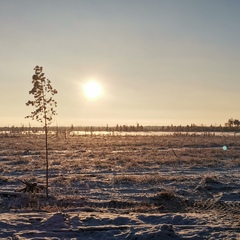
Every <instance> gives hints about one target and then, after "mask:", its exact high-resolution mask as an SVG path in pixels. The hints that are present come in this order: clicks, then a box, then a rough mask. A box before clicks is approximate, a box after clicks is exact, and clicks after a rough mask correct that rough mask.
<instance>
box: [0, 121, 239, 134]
mask: <svg viewBox="0 0 240 240" xmlns="http://www.w3.org/2000/svg"><path fill="white" fill-rule="evenodd" d="M239 127H240V120H238V119H233V118H230V119H229V120H228V122H227V123H225V124H224V125H221V124H220V125H218V126H216V125H210V126H205V125H203V124H201V125H196V124H190V125H185V126H182V125H167V126H143V125H140V124H138V123H137V124H136V125H119V124H117V125H116V126H109V125H106V126H73V125H71V126H69V127H68V126H51V127H49V131H54V132H57V131H66V132H74V131H85V132H96V131H99V132H101V131H107V132H147V131H159V132H236V131H239V130H240V128H239ZM0 131H1V132H2V133H3V132H10V133H23V132H24V133H26V132H28V133H37V132H41V131H43V128H42V127H32V126H31V125H30V124H29V126H24V125H22V126H21V127H16V126H11V127H0Z"/></svg>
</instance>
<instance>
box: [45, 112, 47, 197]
mask: <svg viewBox="0 0 240 240" xmlns="http://www.w3.org/2000/svg"><path fill="white" fill-rule="evenodd" d="M45 147H46V196H47V198H48V127H47V119H46V117H45Z"/></svg>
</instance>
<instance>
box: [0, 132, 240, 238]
mask: <svg viewBox="0 0 240 240" xmlns="http://www.w3.org/2000/svg"><path fill="white" fill-rule="evenodd" d="M0 146H1V149H0V173H1V175H0V239H15V240H16V239H83V240H85V239H86V240H87V239H89V240H90V239H97V240H101V239H102V240H106V239H108V240H112V239H130V240H131V239H135V240H143V239H146V240H147V239H158V240H159V239H163V240H165V239H166V240H167V239H194V240H195V239H199V240H200V239H227V240H234V239H240V172H239V170H240V136H238V135H236V136H230V135H228V136H224V135H223V136H221V135H214V134H197V135H196V134H172V135H162V136H160V135H146V136H145V135H144V134H142V135H123V134H122V135H107V134H105V135H92V136H91V135H86V136H84V135H78V136H67V138H65V136H64V137H63V136H62V137H61V136H58V137H56V135H51V136H50V137H49V161H50V166H49V174H50V176H49V177H50V178H49V184H50V188H49V194H50V197H49V199H46V197H45V194H44V190H43V193H25V192H20V190H21V189H23V188H24V187H25V185H24V184H23V183H22V182H21V181H20V180H22V181H24V180H27V181H28V182H30V183H34V182H35V183H37V185H38V186H42V185H43V186H44V185H45V155H44V154H45V152H44V136H43V135H33V134H31V135H28V134H26V135H10V134H2V135H0ZM40 190H41V189H40Z"/></svg>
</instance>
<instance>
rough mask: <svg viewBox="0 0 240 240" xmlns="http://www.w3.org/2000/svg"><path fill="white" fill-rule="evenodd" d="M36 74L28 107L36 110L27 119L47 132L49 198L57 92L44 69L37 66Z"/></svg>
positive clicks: (33, 77)
mask: <svg viewBox="0 0 240 240" xmlns="http://www.w3.org/2000/svg"><path fill="white" fill-rule="evenodd" d="M34 70H35V74H34V75H33V76H32V84H33V88H32V90H31V91H29V94H32V95H33V96H34V100H33V101H31V100H29V101H28V102H27V103H26V105H27V106H33V107H35V108H36V110H35V111H33V112H31V115H29V116H27V117H26V118H31V119H33V120H37V121H39V122H40V123H41V124H43V127H44V132H45V150H46V151H45V152H46V196H47V198H48V166H49V164H48V126H49V125H50V124H51V122H52V118H53V116H54V115H56V114H57V113H56V111H55V107H57V102H56V101H55V100H54V99H53V97H52V96H53V95H55V94H57V90H56V89H54V88H53V87H52V86H51V81H50V80H49V79H46V77H45V76H44V73H43V72H42V70H43V68H42V67H39V66H36V67H35V68H34Z"/></svg>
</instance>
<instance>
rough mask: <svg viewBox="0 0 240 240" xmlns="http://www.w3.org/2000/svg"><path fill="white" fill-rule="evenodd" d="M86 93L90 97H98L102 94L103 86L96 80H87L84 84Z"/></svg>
mask: <svg viewBox="0 0 240 240" xmlns="http://www.w3.org/2000/svg"><path fill="white" fill-rule="evenodd" d="M83 91H84V94H85V96H86V97H87V98H89V99H96V98H98V97H100V96H101V95H102V86H101V85H100V84H99V83H98V82H95V81H91V82H87V83H85V84H84V86H83Z"/></svg>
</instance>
